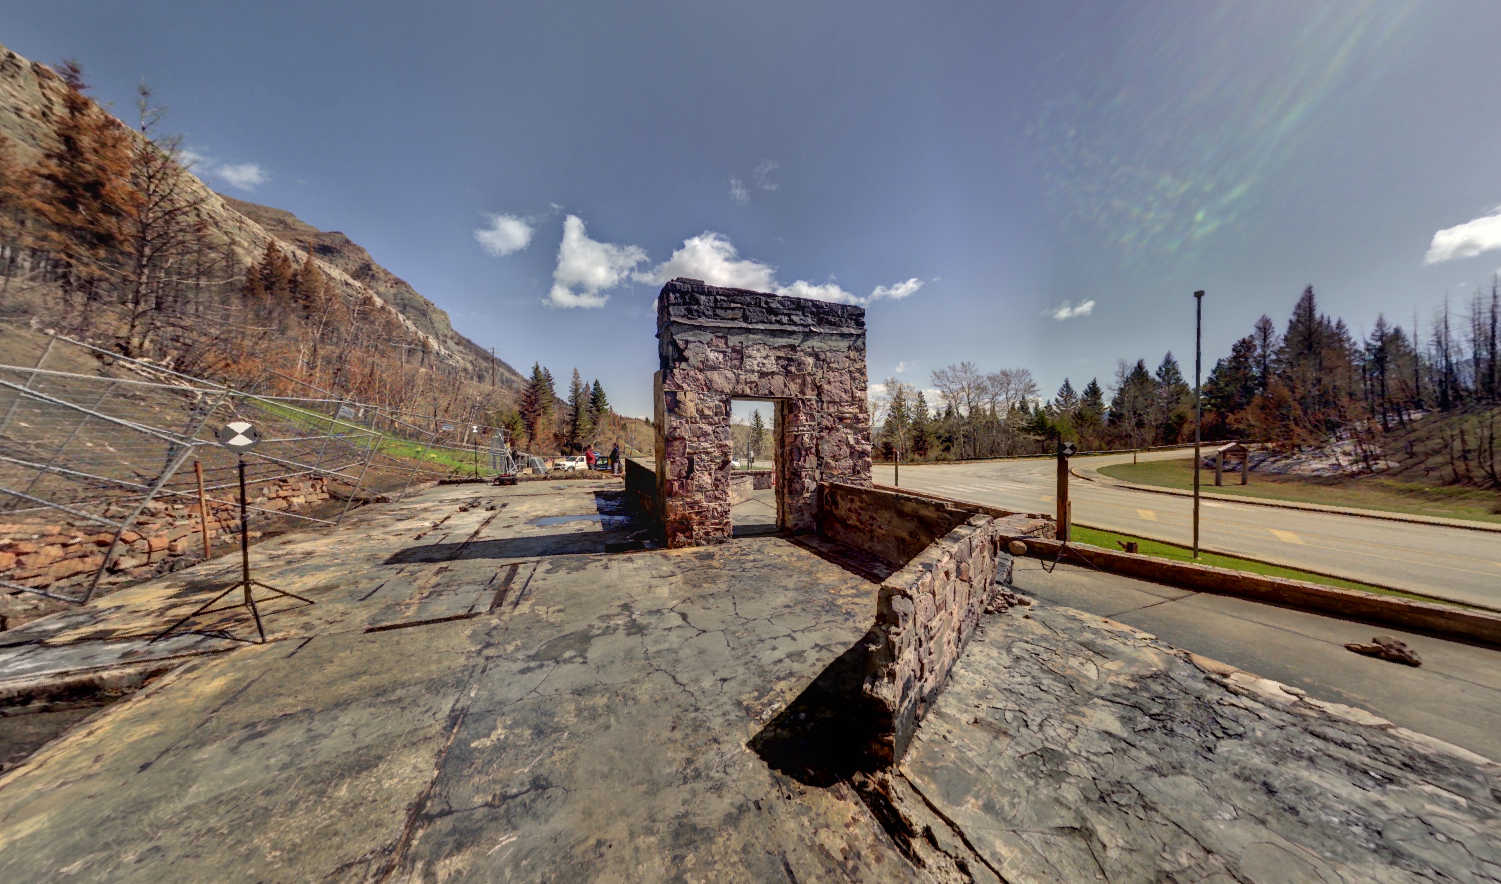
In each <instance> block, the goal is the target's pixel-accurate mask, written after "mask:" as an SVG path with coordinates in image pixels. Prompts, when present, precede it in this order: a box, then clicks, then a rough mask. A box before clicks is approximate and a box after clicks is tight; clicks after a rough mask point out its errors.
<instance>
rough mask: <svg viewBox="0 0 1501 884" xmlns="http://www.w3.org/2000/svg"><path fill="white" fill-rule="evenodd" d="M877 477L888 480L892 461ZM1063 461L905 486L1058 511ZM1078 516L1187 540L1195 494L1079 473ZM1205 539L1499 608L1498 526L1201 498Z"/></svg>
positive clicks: (920, 477)
mask: <svg viewBox="0 0 1501 884" xmlns="http://www.w3.org/2000/svg"><path fill="white" fill-rule="evenodd" d="M1184 456H1191V453H1189V452H1185V451H1163V452H1152V453H1148V454H1143V455H1141V457H1142V458H1143V459H1148V458H1152V459H1167V458H1174V457H1178V458H1181V457H1184ZM1130 459H1131V455H1129V454H1124V455H1102V456H1096V457H1087V458H1085V457H1081V458H1076V459H1075V461H1074V463H1075V465H1076V466H1089V467H1096V468H1098V467H1101V466H1106V465H1108V464H1112V463H1122V462H1129V461H1130ZM875 480H876V481H877V482H879V483H882V484H887V485H889V484H891V482H892V469H891V467H890V466H884V465H879V464H878V465H877V466H876V468H875ZM1056 480H1057V468H1056V466H1055V462H1054V461H1052V460H1044V459H1037V460H1017V461H993V462H989V463H974V464H955V465H949V464H944V465H937V464H935V465H928V466H905V467H903V468H902V475H901V484H902V487H904V488H911V489H914V490H918V491H927V492H930V493H932V494H941V495H943V496H945V497H953V498H958V499H962V500H973V501H975V502H977V503H984V504H988V505H990V506H997V507H1004V508H1007V509H1016V510H1024V511H1027V512H1042V513H1048V514H1051V513H1053V512H1054V510H1055V504H1054V497H1053V493H1054V486H1055V483H1056ZM1069 497H1070V499H1071V500H1072V501H1073V510H1074V522H1075V523H1078V524H1082V525H1091V526H1094V527H1098V528H1104V529H1107V530H1111V531H1120V532H1124V533H1130V534H1135V535H1138V536H1142V537H1151V538H1155V539H1159V540H1167V541H1172V542H1175V543H1182V544H1188V543H1190V542H1191V541H1192V539H1193V528H1192V525H1193V522H1192V519H1193V501H1192V500H1191V499H1190V498H1187V497H1179V496H1177V495H1170V494H1153V493H1151V492H1147V491H1133V490H1131V489H1127V488H1119V487H1114V486H1109V485H1103V484H1100V483H1097V482H1088V481H1083V480H1080V479H1077V478H1075V479H1073V480H1072V484H1071V485H1070V492H1069ZM1203 505H1204V509H1203V515H1202V522H1201V525H1200V543H1201V544H1202V545H1203V547H1204V548H1205V549H1212V550H1216V551H1218V552H1227V553H1238V554H1240V555H1244V556H1250V557H1252V558H1257V559H1262V560H1264V561H1269V562H1277V563H1279V564H1285V565H1289V566H1292V567H1297V568H1306V569H1308V570H1310V571H1318V572H1321V573H1324V574H1332V575H1335V576H1339V577H1344V578H1347V579H1350V580H1361V581H1366V582H1368V583H1374V584H1377V585H1380V586H1388V587H1392V588H1396V589H1405V590H1408V591H1410V592H1419V593H1425V594H1428V595H1432V596H1437V597H1440V598H1448V599H1453V600H1455V601H1461V602H1467V603H1470V604H1476V605H1485V606H1489V607H1494V608H1501V534H1496V533H1490V532H1483V531H1469V530H1465V529H1462V528H1441V527H1436V526H1429V525H1419V524H1413V523H1409V522H1388V521H1383V520H1380V519H1367V518H1361V517H1359V516H1346V515H1338V514H1332V513H1318V512H1309V511H1304V510H1291V509H1284V508H1280V507H1266V506H1256V505H1254V504H1243V503H1229V502H1225V501H1218V500H1206V501H1204V504H1203Z"/></svg>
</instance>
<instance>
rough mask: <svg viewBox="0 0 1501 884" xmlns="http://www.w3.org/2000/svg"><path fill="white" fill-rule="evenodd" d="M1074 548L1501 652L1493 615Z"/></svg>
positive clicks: (1055, 545) (1129, 567) (1176, 578)
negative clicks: (1476, 644) (1479, 645)
mask: <svg viewBox="0 0 1501 884" xmlns="http://www.w3.org/2000/svg"><path fill="white" fill-rule="evenodd" d="M1009 539H1011V540H1020V541H1021V542H1023V543H1025V544H1026V545H1027V554H1028V555H1035V556H1038V557H1041V556H1043V555H1051V554H1053V553H1056V552H1058V550H1059V548H1060V547H1062V546H1063V544H1062V543H1060V542H1058V541H1056V540H1043V539H1040V538H1036V537H1015V538H1009ZM1069 548H1070V549H1072V550H1074V552H1075V555H1076V556H1077V557H1078V558H1079V559H1081V560H1083V561H1084V562H1085V563H1087V564H1089V565H1091V566H1092V567H1095V568H1098V569H1100V570H1102V571H1109V572H1111V573H1113V574H1120V575H1122V576H1125V577H1134V578H1137V579H1139V580H1148V581H1151V582H1153V583H1159V584H1168V585H1171V586H1179V587H1182V588H1184V589H1192V590H1195V591H1198V592H1207V593H1211V594H1214V595H1226V596H1234V597H1237V598H1243V599H1249V600H1251V601H1255V602H1263V603H1270V604H1275V605H1282V606H1284V607H1289V608H1294V609H1297V610H1300V611H1309V612H1312V613H1317V614H1323V615H1326V616H1334V617H1339V618H1341V619H1345V620H1355V621H1358V622H1362V623H1368V624H1371V625H1375V626H1394V627H1398V628H1401V629H1407V630H1411V631H1413V632H1420V633H1425V634H1428V635H1435V636H1440V637H1444V638H1456V639H1460V640H1463V641H1469V642H1477V643H1480V644H1484V645H1487V646H1489V647H1493V648H1501V614H1497V613H1492V612H1489V611H1481V610H1468V609H1464V608H1453V607H1449V606H1447V605H1440V604H1434V603H1431V602H1417V601H1408V600H1406V599H1398V598H1392V597H1388V596H1379V595H1374V594H1372V593H1368V592H1360V591H1358V590H1353V589H1340V588H1338V587H1334V586H1324V585H1322V584H1318V583H1309V582H1307V581H1304V580H1291V579H1288V578H1285V577H1267V576H1264V575H1261V574H1249V573H1246V572H1244V571H1232V570H1230V569H1229V568H1220V567H1216V566H1214V565H1194V564H1189V563H1186V562H1173V561H1169V560H1166V559H1158V558H1154V557H1152V556H1145V555H1141V554H1139V553H1127V552H1116V551H1115V550H1108V549H1104V548H1103V547H1098V546H1091V545H1089V544H1087V543H1070V544H1069Z"/></svg>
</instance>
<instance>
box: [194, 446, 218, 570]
mask: <svg viewBox="0 0 1501 884" xmlns="http://www.w3.org/2000/svg"><path fill="white" fill-rule="evenodd" d="M193 475H195V476H197V477H198V525H199V527H200V528H202V529H203V557H204V558H205V559H206V558H208V557H209V556H211V555H212V554H213V544H212V543H211V542H210V541H209V539H208V496H207V495H206V494H204V493H203V461H201V460H195V461H193Z"/></svg>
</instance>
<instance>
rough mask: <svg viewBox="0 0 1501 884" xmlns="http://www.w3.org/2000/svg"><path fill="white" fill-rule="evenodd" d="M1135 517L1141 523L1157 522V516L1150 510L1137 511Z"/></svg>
mask: <svg viewBox="0 0 1501 884" xmlns="http://www.w3.org/2000/svg"><path fill="white" fill-rule="evenodd" d="M1136 516H1137V518H1139V519H1141V520H1142V521H1143V522H1155V521H1157V514H1156V513H1154V512H1152V511H1151V510H1144V509H1137V511H1136Z"/></svg>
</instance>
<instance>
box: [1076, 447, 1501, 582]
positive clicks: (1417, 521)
mask: <svg viewBox="0 0 1501 884" xmlns="http://www.w3.org/2000/svg"><path fill="white" fill-rule="evenodd" d="M1081 470H1083V471H1087V472H1089V473H1092V474H1093V475H1085V473H1084V472H1081ZM1069 472H1070V473H1072V474H1073V475H1074V477H1075V478H1078V479H1082V480H1084V481H1085V482H1096V483H1098V484H1101V485H1109V486H1111V487H1114V488H1124V489H1127V490H1129V491H1145V492H1147V493H1149V494H1169V495H1172V496H1173V497H1190V498H1191V497H1193V492H1192V491H1181V490H1179V489H1177V488H1159V487H1157V486H1155V485H1139V484H1137V483H1135V482H1126V481H1124V480H1121V479H1116V478H1114V477H1111V476H1107V475H1105V474H1104V473H1101V472H1100V471H1099V470H1098V469H1096V468H1094V467H1070V468H1069ZM1200 497H1201V498H1203V499H1204V500H1216V501H1224V502H1227V503H1245V504H1250V505H1252V506H1269V507H1274V508H1277V509H1284V510H1302V511H1303V512H1307V513H1327V514H1329V515H1335V516H1357V517H1359V518H1362V519H1379V520H1381V521H1384V522H1406V523H1408V524H1411V525H1429V526H1432V527H1435V528H1464V529H1466V530H1469V531H1486V532H1489V533H1492V534H1501V524H1498V525H1491V524H1487V523H1485V522H1471V521H1467V520H1464V519H1446V518H1443V517H1441V516H1417V515H1409V514H1407V513H1389V512H1383V511H1381V510H1361V509H1354V508H1352V507H1339V506H1326V505H1324V504H1318V503H1299V502H1296V501H1286V500H1268V499H1267V498H1265V497H1241V496H1239V495H1231V494H1215V493H1212V492H1210V493H1202V492H1201V493H1200ZM1221 555H1228V553H1221ZM1236 558H1245V557H1244V556H1236ZM1362 582H1364V581H1362ZM1373 585H1374V584H1373ZM1403 591H1404V592H1405V591H1406V590H1403Z"/></svg>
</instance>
